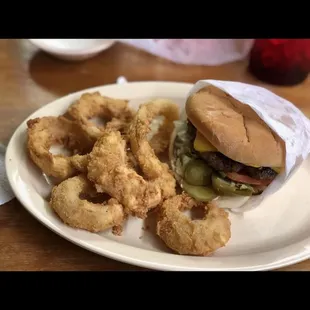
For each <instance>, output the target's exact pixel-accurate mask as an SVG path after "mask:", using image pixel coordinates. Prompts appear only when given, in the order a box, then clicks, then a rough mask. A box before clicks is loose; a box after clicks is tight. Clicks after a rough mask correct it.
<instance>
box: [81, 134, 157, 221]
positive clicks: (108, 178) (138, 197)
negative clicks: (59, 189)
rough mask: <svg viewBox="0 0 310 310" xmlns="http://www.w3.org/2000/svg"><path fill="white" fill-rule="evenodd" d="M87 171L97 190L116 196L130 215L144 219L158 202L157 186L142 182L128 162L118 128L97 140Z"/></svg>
mask: <svg viewBox="0 0 310 310" xmlns="http://www.w3.org/2000/svg"><path fill="white" fill-rule="evenodd" d="M87 170H88V174H87V177H88V179H89V180H91V181H92V182H93V183H94V184H95V187H96V189H97V191H98V192H105V193H107V194H109V195H110V196H112V197H114V198H116V199H117V200H118V201H119V202H120V203H121V204H122V205H123V206H124V208H125V211H126V212H127V213H128V214H130V215H133V216H137V217H140V218H145V217H146V215H147V212H148V211H149V210H150V209H151V208H154V207H156V206H157V205H158V204H159V203H161V191H160V188H159V187H158V185H156V184H154V183H152V182H147V181H145V180H144V179H143V177H142V176H140V175H139V174H137V172H136V171H134V170H133V169H132V168H131V167H130V166H129V165H128V157H127V154H126V141H125V140H124V139H123V138H122V136H121V134H120V132H119V131H105V132H104V133H103V135H102V136H101V137H100V138H99V139H98V140H97V142H96V143H95V145H94V147H93V150H92V151H91V153H90V154H89V163H88V166H87Z"/></svg>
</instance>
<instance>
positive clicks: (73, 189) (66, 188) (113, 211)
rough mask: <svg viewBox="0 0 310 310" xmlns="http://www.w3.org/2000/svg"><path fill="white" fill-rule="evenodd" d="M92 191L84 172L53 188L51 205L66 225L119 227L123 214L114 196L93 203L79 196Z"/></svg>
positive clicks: (96, 229)
mask: <svg viewBox="0 0 310 310" xmlns="http://www.w3.org/2000/svg"><path fill="white" fill-rule="evenodd" d="M83 194H87V195H89V196H92V195H95V194H96V190H95V189H94V187H93V186H92V184H91V182H90V181H88V180H87V179H86V177H84V176H83V175H78V176H75V177H72V178H69V179H67V180H65V181H63V182H62V183H60V184H59V185H57V186H54V187H53V189H52V194H51V199H50V206H51V208H52V209H53V210H54V211H55V212H56V214H57V215H58V216H59V217H60V219H61V220H62V221H63V222H64V223H65V224H67V225H69V226H71V227H73V228H79V229H84V230H87V231H90V232H100V231H104V230H107V229H109V228H113V227H115V228H116V229H115V230H114V231H117V230H119V227H120V226H122V224H123V222H124V220H125V218H126V216H125V213H124V210H123V207H122V205H121V204H120V203H118V201H117V200H116V199H114V198H110V199H109V200H108V201H107V202H104V203H100V204H97V203H92V202H89V201H87V200H85V199H82V198H81V196H82V195H83Z"/></svg>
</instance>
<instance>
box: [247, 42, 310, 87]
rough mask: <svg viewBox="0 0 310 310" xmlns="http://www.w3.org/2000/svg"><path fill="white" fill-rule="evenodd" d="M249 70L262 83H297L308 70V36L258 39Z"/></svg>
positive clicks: (309, 65)
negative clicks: (305, 37) (303, 37)
mask: <svg viewBox="0 0 310 310" xmlns="http://www.w3.org/2000/svg"><path fill="white" fill-rule="evenodd" d="M249 71H250V72H251V73H252V74H253V75H254V76H256V77H257V78H258V79H260V80H261V81H263V82H267V83H271V84H275V85H296V84H299V83H301V82H303V81H304V80H305V79H306V78H307V76H308V74H309V72H310V39H257V40H255V42H254V45H253V47H252V50H251V51H250V60H249Z"/></svg>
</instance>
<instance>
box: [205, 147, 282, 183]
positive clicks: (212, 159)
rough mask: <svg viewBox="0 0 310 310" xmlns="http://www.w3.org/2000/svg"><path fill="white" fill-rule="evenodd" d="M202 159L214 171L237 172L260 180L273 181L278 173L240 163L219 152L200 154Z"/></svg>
mask: <svg viewBox="0 0 310 310" xmlns="http://www.w3.org/2000/svg"><path fill="white" fill-rule="evenodd" d="M199 155H200V157H201V158H202V159H203V160H204V161H205V162H206V163H207V164H208V165H209V166H210V167H211V168H213V169H214V170H216V171H222V172H237V173H240V174H244V175H248V176H250V177H251V178H254V179H259V180H273V179H274V178H275V177H276V175H277V173H276V172H275V171H274V170H272V169H271V168H268V167H260V168H254V167H249V166H246V165H244V164H241V163H238V162H236V161H234V160H232V159H230V158H228V157H226V156H225V155H223V154H221V153H219V152H204V153H199Z"/></svg>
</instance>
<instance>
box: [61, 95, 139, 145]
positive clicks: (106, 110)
mask: <svg viewBox="0 0 310 310" xmlns="http://www.w3.org/2000/svg"><path fill="white" fill-rule="evenodd" d="M66 115H67V116H68V117H70V118H72V119H73V120H75V121H77V122H78V124H79V125H80V126H81V127H82V129H83V130H84V131H85V132H86V133H87V134H88V135H89V136H90V137H91V138H92V139H94V140H97V139H98V138H99V137H100V136H101V135H102V133H103V131H104V130H105V129H111V130H119V131H121V132H126V130H127V128H128V125H129V122H130V121H131V119H132V117H133V115H134V112H133V110H132V109H131V108H130V107H129V106H128V100H122V99H113V98H110V97H106V96H101V95H100V93H99V92H94V93H85V94H83V95H82V96H81V97H80V99H79V100H77V101H76V102H74V103H73V104H72V105H71V106H70V107H69V108H68V111H67V113H66ZM93 117H100V118H102V119H105V120H106V121H107V122H106V124H105V125H103V126H100V125H96V124H94V123H93V122H92V121H91V119H92V118H93Z"/></svg>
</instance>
